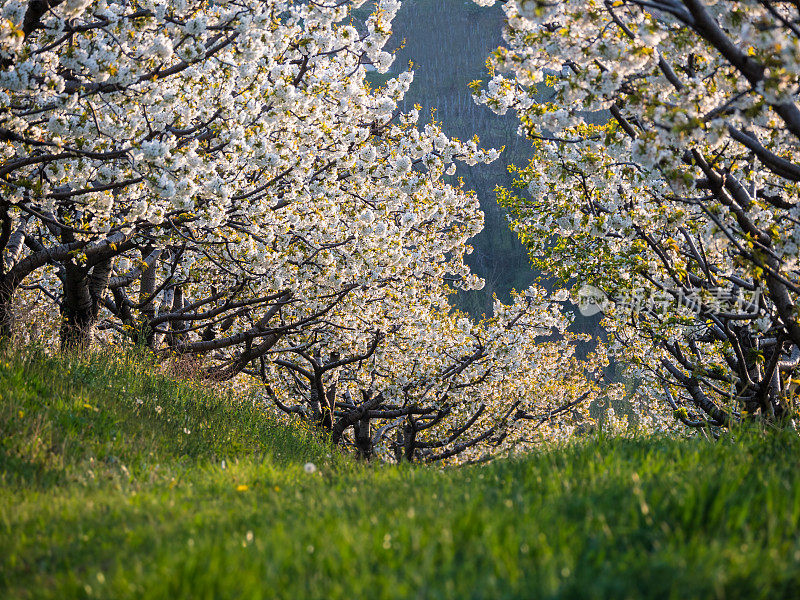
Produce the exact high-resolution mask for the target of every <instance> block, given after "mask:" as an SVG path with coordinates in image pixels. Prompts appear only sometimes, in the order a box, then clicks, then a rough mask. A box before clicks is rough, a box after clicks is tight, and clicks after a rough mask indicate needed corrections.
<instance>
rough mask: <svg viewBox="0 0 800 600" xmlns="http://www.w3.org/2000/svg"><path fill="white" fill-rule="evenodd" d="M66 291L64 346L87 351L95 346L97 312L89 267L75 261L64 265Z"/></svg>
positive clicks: (64, 301) (63, 302)
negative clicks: (94, 333) (94, 335)
mask: <svg viewBox="0 0 800 600" xmlns="http://www.w3.org/2000/svg"><path fill="white" fill-rule="evenodd" d="M64 271H65V274H64V294H63V298H62V301H61V331H60V337H61V349H62V350H78V351H84V350H87V349H88V348H89V347H90V346H91V345H92V336H93V329H94V311H93V308H94V307H93V302H92V294H91V292H90V290H89V285H90V280H89V273H88V269H87V268H86V267H81V266H78V265H76V264H75V263H73V262H72V261H68V262H66V264H65V265H64Z"/></svg>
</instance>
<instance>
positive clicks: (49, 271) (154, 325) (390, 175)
mask: <svg viewBox="0 0 800 600" xmlns="http://www.w3.org/2000/svg"><path fill="white" fill-rule="evenodd" d="M361 4H363V2H349V1H338V0H329V1H325V2H317V1H311V0H309V1H304V2H300V1H291V0H218V1H216V2H206V1H205V0H203V1H200V0H170V1H163V0H162V1H158V0H144V1H142V2H137V3H130V2H125V1H112V0H98V1H95V2H92V1H89V0H64V1H58V0H31V1H19V0H4V1H3V2H2V3H0V5H1V6H2V9H1V10H0V140H2V142H3V146H2V148H3V150H2V157H0V175H2V177H1V178H0V181H1V182H2V184H1V185H2V186H3V193H2V198H1V199H0V219H2V231H1V232H0V251H2V258H3V264H2V272H1V273H0V324H2V331H1V332H0V335H2V336H4V337H7V336H8V335H10V334H11V333H12V332H13V327H14V320H13V305H14V299H15V297H19V296H20V295H25V296H30V295H34V297H35V299H36V301H37V302H40V303H42V304H47V305H50V306H53V307H56V308H57V310H58V313H59V320H60V325H59V327H58V330H59V337H60V343H61V346H62V347H63V348H82V349H83V348H89V347H90V346H91V344H92V342H93V340H94V338H95V337H96V336H97V335H98V334H100V335H102V336H103V337H104V338H105V339H106V340H120V341H125V340H128V341H135V342H137V343H140V344H144V345H146V346H148V347H149V348H150V349H151V350H152V351H153V352H155V353H158V354H159V355H161V356H163V357H164V358H167V357H174V356H181V357H187V356H193V357H198V360H199V361H200V362H201V364H202V368H203V373H204V374H205V376H207V377H212V378H215V379H218V380H229V379H233V378H237V380H242V378H246V377H251V378H252V377H255V378H256V379H257V380H258V381H259V382H260V385H262V386H263V390H265V391H264V397H265V398H266V399H268V400H269V402H270V403H272V404H274V405H275V406H277V407H278V409H281V410H283V411H285V412H289V413H291V414H299V415H301V416H302V418H305V419H307V420H308V421H309V422H310V423H312V424H313V425H314V426H315V427H318V428H320V429H321V430H323V431H325V432H327V434H328V435H329V436H330V438H331V440H332V441H333V442H334V443H336V444H342V445H352V446H353V447H354V448H356V450H357V451H358V452H359V453H360V454H361V455H362V456H364V457H370V456H374V455H378V456H381V457H382V458H387V459H395V460H396V459H409V460H429V461H433V460H453V459H455V457H457V456H461V457H462V458H464V457H466V458H473V459H477V458H480V457H482V456H484V455H486V454H488V453H492V452H495V453H496V452H504V451H509V450H510V449H512V448H517V447H522V446H530V445H532V444H536V443H539V442H540V441H541V440H542V439H545V438H547V437H548V435H545V433H546V432H548V431H549V432H550V433H549V435H550V436H551V437H552V436H556V437H557V436H561V435H566V434H567V433H568V432H569V430H570V428H571V427H573V426H574V424H575V423H576V422H577V421H579V420H581V419H585V418H587V415H586V410H585V407H586V405H587V404H588V402H589V401H590V400H591V399H592V398H593V397H595V395H596V393H597V390H596V386H595V385H593V384H592V383H590V382H589V381H588V380H587V378H586V377H585V375H588V376H589V378H591V376H592V375H591V373H585V372H584V371H585V369H577V370H572V369H571V368H569V369H567V370H562V371H559V368H562V369H563V368H564V367H565V366H569V365H571V361H572V354H573V348H572V346H571V341H570V339H568V336H564V335H563V332H564V327H565V323H566V320H565V319H564V318H563V317H561V316H559V314H558V313H557V312H554V309H553V303H552V302H551V300H550V299H547V298H546V297H544V296H543V293H542V292H541V290H537V289H532V290H530V291H529V292H528V293H527V295H526V294H522V295H518V296H517V297H516V300H515V302H514V303H513V304H512V305H511V306H503V305H502V304H500V303H498V304H497V306H496V308H495V315H494V316H492V317H490V318H488V319H485V320H484V321H482V322H479V323H475V322H472V321H471V320H469V319H467V318H466V317H465V316H463V315H459V314H457V313H454V312H453V311H452V309H451V307H450V305H449V303H448V296H449V295H450V294H451V293H452V292H453V290H454V289H458V288H463V289H470V288H476V287H479V286H480V285H482V282H481V280H480V279H479V278H477V277H476V276H474V275H472V274H471V273H470V272H469V269H468V267H467V266H466V264H465V263H464V255H465V254H466V253H467V252H469V251H470V247H469V245H468V243H467V241H468V239H469V238H470V237H471V236H473V235H475V234H476V233H478V232H479V231H480V229H481V228H482V224H483V214H482V213H481V211H480V208H479V204H478V201H477V199H476V198H475V196H474V194H472V193H469V192H467V191H465V190H463V189H462V187H461V185H459V184H458V183H455V182H453V181H452V180H451V179H448V177H450V176H452V175H453V173H454V170H455V163H456V161H463V162H466V163H468V164H477V163H479V162H490V161H492V160H494V159H496V158H497V155H498V152H497V151H495V150H485V149H482V148H480V147H479V146H478V141H477V139H473V140H469V141H465V142H464V141H459V140H455V139H451V138H449V137H448V136H446V135H445V134H444V133H443V131H442V129H441V128H440V126H439V125H437V124H436V123H427V124H420V123H419V115H418V111H417V110H412V111H410V112H408V113H403V112H401V111H399V110H398V102H399V101H400V100H401V99H402V98H403V95H404V94H405V92H406V90H407V89H408V86H409V85H410V83H411V81H412V77H413V73H411V72H401V73H399V74H397V75H396V76H392V77H390V78H389V79H388V80H387V81H386V83H385V84H384V85H382V86H380V87H378V88H375V87H373V86H371V85H370V84H369V83H368V81H367V76H366V69H367V67H368V66H371V67H372V68H375V69H376V70H377V71H378V72H380V73H386V72H387V71H388V69H389V68H390V66H391V64H392V61H393V56H392V55H391V54H390V53H388V52H386V51H385V50H384V47H385V45H386V43H387V41H388V39H389V37H390V35H391V22H392V19H393V17H394V15H395V13H396V12H397V10H398V8H399V6H400V4H399V2H396V1H394V0H379V1H378V2H376V4H375V8H374V10H373V12H372V13H371V14H370V15H369V16H368V17H366V18H365V19H362V20H361V21H359V20H357V19H355V18H354V16H353V13H352V12H351V10H350V9H351V8H353V7H358V6H360V5H361ZM553 332H556V334H555V335H556V336H557V337H558V335H562V337H558V339H549V340H543V339H542V336H545V337H546V336H547V335H550V336H551V337H552V335H553ZM558 332H561V334H558Z"/></svg>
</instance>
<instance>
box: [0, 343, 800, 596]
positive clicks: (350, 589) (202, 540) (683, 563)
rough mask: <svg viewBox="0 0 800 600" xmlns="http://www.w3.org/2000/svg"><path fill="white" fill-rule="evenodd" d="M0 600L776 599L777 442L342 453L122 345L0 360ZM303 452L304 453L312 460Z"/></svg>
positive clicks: (798, 494) (600, 442)
mask: <svg viewBox="0 0 800 600" xmlns="http://www.w3.org/2000/svg"><path fill="white" fill-rule="evenodd" d="M0 390H1V391H0V394H2V397H1V398H0V597H2V598H7V599H14V598H95V597H97V598H115V599H118V598H170V599H175V598H327V599H333V598H354V597H362V598H414V597H416V598H459V599H462V598H531V597H537V598H748V599H750V598H780V597H789V596H791V595H792V594H793V593H794V591H796V589H797V585H798V584H800V539H798V537H797V530H798V526H799V525H800V477H799V476H798V473H797V469H796V462H797V460H796V458H797V456H798V452H799V451H800V442H798V439H797V437H796V436H788V437H784V436H780V435H775V436H772V437H769V438H767V439H763V438H754V439H751V438H749V437H748V436H746V435H742V436H741V439H738V440H734V439H733V438H730V439H725V440H722V441H721V442H720V443H717V444H710V443H708V442H705V441H704V440H703V439H699V438H698V439H694V440H679V439H676V440H664V439H636V440H626V439H602V438H601V439H595V440H586V441H584V442H583V443H580V444H577V445H573V446H569V447H566V448H561V449H554V450H552V451H548V452H546V453H543V454H540V455H536V456H529V457H527V458H524V459H523V458H517V459H508V460H502V461H498V462H494V463H491V464H488V465H486V464H484V465H476V466H472V467H467V468H461V469H452V470H444V471H442V470H436V469H431V468H422V467H415V466H409V465H401V466H385V465H384V466H382V465H377V464H363V463H357V462H354V461H352V460H350V459H349V458H347V457H346V456H343V455H339V454H338V453H337V452H335V451H332V450H331V449H330V448H329V447H327V446H326V445H325V444H324V443H323V442H319V441H315V440H314V439H312V438H311V437H310V436H309V435H307V434H305V433H303V432H302V431H300V430H297V429H287V428H285V427H283V426H281V425H279V424H278V423H276V422H275V421H274V420H273V419H272V418H271V417H269V416H267V415H265V414H263V413H262V412H261V411H260V410H259V409H258V408H257V407H255V406H254V405H253V403H252V402H251V401H248V400H241V399H238V400H237V399H236V397H233V396H225V395H220V394H219V393H215V392H214V391H213V390H211V389H209V388H208V387H207V386H203V385H200V384H194V383H190V382H178V381H175V380H172V379H170V378H169V377H167V376H165V375H161V374H158V373H157V372H155V367H154V365H153V364H151V363H149V362H148V361H146V360H144V359H142V358H137V357H134V356H118V355H109V356H102V355H98V356H95V357H93V358H90V359H80V360H79V359H74V358H72V359H71V358H64V357H62V358H45V357H44V356H42V355H37V354H36V353H30V354H26V355H19V354H11V355H4V356H3V357H2V360H0ZM308 463H312V464H313V467H312V466H311V465H309V464H308Z"/></svg>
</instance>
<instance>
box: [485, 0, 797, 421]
mask: <svg viewBox="0 0 800 600" xmlns="http://www.w3.org/2000/svg"><path fill="white" fill-rule="evenodd" d="M476 1H477V2H478V3H479V4H484V5H486V4H493V2H492V1H491V0H476ZM504 10H505V12H506V15H507V17H508V27H507V30H506V32H505V40H506V45H505V46H504V47H502V48H499V49H498V50H497V51H496V52H495V53H494V54H493V56H492V58H491V66H492V68H493V69H494V74H493V78H492V79H491V81H490V82H488V84H486V85H485V86H483V85H482V84H481V83H480V82H475V84H474V88H475V93H476V98H477V100H478V101H479V102H481V103H483V104H486V105H487V106H489V107H491V108H492V109H493V110H495V111H498V112H501V113H503V112H505V111H507V110H509V109H511V110H515V111H516V112H517V114H518V116H519V118H520V133H521V134H523V135H526V136H528V137H529V138H530V139H531V141H532V143H533V145H534V147H535V149H536V152H535V155H534V159H533V160H532V161H531V162H530V164H528V165H526V166H524V167H522V168H520V169H519V170H518V175H519V190H520V191H517V192H515V191H511V190H506V191H505V192H504V193H503V198H502V199H503V201H504V202H505V203H506V205H507V206H508V207H509V208H510V209H511V210H512V212H513V214H514V219H515V224H514V226H515V227H516V228H517V231H519V233H520V235H521V236H522V238H523V240H524V241H525V242H526V243H527V245H528V247H529V249H530V251H531V255H532V257H533V259H534V261H535V262H536V264H538V265H539V266H541V267H543V268H545V269H547V270H548V271H549V272H550V273H552V274H554V275H557V276H558V277H559V278H560V279H561V281H563V282H565V283H566V282H570V283H572V284H574V288H573V290H574V291H575V292H576V295H580V294H584V295H589V296H594V297H595V298H600V300H601V302H603V303H604V306H605V308H606V309H607V310H606V319H605V326H606V328H607V330H608V331H609V332H610V334H611V335H612V336H613V339H614V343H613V344H612V350H613V351H614V353H615V354H616V355H617V356H618V357H619V358H621V359H622V360H624V361H625V362H626V363H627V364H628V365H629V366H630V373H631V375H632V376H635V377H637V378H638V379H639V380H640V381H641V382H642V386H641V387H640V390H642V391H643V393H647V394H649V395H650V396H651V397H652V398H653V399H654V400H657V401H659V402H661V403H662V404H663V405H664V406H667V407H670V408H671V409H672V410H674V414H675V415H676V417H678V418H679V419H680V420H681V421H682V422H683V423H684V424H686V425H689V426H694V427H707V426H712V427H717V426H729V425H731V424H734V423H737V422H741V421H743V420H750V419H754V418H757V419H760V420H763V421H768V422H785V421H789V420H791V419H793V418H795V417H796V413H797V403H796V394H795V391H794V390H795V387H796V381H795V379H794V378H795V377H796V374H795V373H796V369H797V367H798V364H799V363H798V360H799V359H800V328H798V324H799V323H798V312H797V308H796V306H797V299H798V292H800V287H799V286H800V280H798V270H797V256H798V240H800V221H798V215H800V212H798V211H800V209H799V208H798V206H800V205H799V204H798V187H797V183H798V181H800V167H799V166H798V165H800V161H799V158H798V157H799V155H798V152H799V151H800V125H799V124H800V109H798V106H797V85H798V80H797V74H798V72H799V71H800V39H799V38H800V29H798V27H799V26H800V12H798V7H797V5H796V3H792V2H780V1H770V0H742V1H721V0H720V1H706V2H703V1H702V0H682V1H673V0H664V1H649V0H648V1H638V0H615V1H604V2H601V1H597V2H578V1H570V0H567V1H560V2H553V1H544V0H516V1H509V2H506V3H505V5H504ZM792 423H793V421H792Z"/></svg>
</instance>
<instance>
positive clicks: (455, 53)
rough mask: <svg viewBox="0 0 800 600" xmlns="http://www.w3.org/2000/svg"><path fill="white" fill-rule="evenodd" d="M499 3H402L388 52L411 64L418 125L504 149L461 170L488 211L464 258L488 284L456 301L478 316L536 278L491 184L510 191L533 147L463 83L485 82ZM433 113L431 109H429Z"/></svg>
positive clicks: (410, 99) (512, 121)
mask: <svg viewBox="0 0 800 600" xmlns="http://www.w3.org/2000/svg"><path fill="white" fill-rule="evenodd" d="M501 31H502V12H501V11H500V8H499V6H496V7H493V8H485V7H479V6H477V5H476V4H474V3H473V2H471V1H470V2H464V1H460V0H411V1H407V2H403V5H402V8H401V9H400V12H399V13H398V15H397V17H396V19H395V22H394V37H393V38H392V40H391V41H390V43H389V45H388V48H389V49H392V50H394V49H395V48H397V52H396V55H397V59H396V61H395V63H394V66H393V70H394V71H398V70H400V69H403V68H406V66H407V65H408V64H409V63H413V69H414V83H413V84H412V86H411V89H410V90H409V93H408V95H407V96H406V99H405V102H404V104H403V105H402V108H403V109H405V110H410V109H411V108H412V107H413V106H414V104H419V105H420V106H421V107H422V110H421V111H420V115H421V116H420V120H421V121H423V122H424V121H426V120H428V119H430V118H431V117H432V116H433V118H435V119H436V120H437V121H441V122H442V123H443V124H444V129H445V131H446V132H447V133H448V134H449V135H453V136H456V137H458V138H460V139H469V138H471V137H472V136H474V135H478V137H479V138H480V140H481V145H483V146H485V147H494V148H501V147H505V151H504V152H503V153H502V154H501V155H500V158H499V159H498V160H497V161H495V162H494V163H493V164H491V165H488V166H487V165H478V166H475V167H469V166H466V165H460V166H459V169H458V171H457V173H456V177H462V178H463V179H464V184H465V187H466V188H467V189H471V190H475V191H476V193H477V194H478V198H479V200H480V202H481V207H482V208H483V211H484V213H485V214H486V225H485V229H484V231H483V233H481V234H480V235H478V236H477V237H476V238H475V239H474V240H472V244H473V246H474V247H475V252H474V253H473V254H472V255H471V256H470V257H469V258H468V261H467V262H468V263H469V264H470V266H471V267H472V268H473V270H474V271H475V272H476V273H478V274H479V275H480V276H481V277H484V278H485V279H486V287H485V288H484V289H483V290H481V291H480V292H471V293H469V294H461V295H460V296H459V299H458V302H459V304H460V305H461V306H462V307H464V308H466V309H468V310H469V311H470V312H472V313H473V314H475V315H479V314H480V313H482V312H490V311H491V301H492V295H493V294H495V293H497V294H498V296H499V297H501V298H502V299H504V300H506V299H507V298H508V292H509V290H510V289H512V288H516V289H524V288H525V287H527V286H528V285H530V283H531V282H532V281H533V280H534V277H535V274H534V273H533V272H532V271H531V267H530V264H529V262H528V258H527V256H526V253H525V250H524V248H523V247H522V245H521V244H520V243H519V242H518V240H517V238H516V235H514V234H513V233H512V232H511V231H509V229H508V226H507V222H506V217H505V213H504V211H503V210H502V209H500V208H499V207H498V206H497V202H496V198H495V192H494V189H495V186H497V185H502V186H509V187H510V186H511V183H512V181H513V178H512V177H511V176H510V175H509V173H508V169H507V167H508V165H509V164H514V163H516V164H525V163H526V162H527V160H526V159H527V158H528V157H529V155H530V143H529V142H528V141H527V140H525V139H524V138H521V137H519V136H518V135H517V133H516V130H517V121H516V118H515V117H514V116H513V115H512V114H510V113H509V114H508V115H506V116H505V117H499V116H497V115H495V114H494V113H492V112H491V111H489V110H488V109H486V108H484V107H481V106H477V105H476V104H475V102H473V100H472V96H471V92H470V89H469V87H468V84H469V83H470V82H471V81H473V80H475V79H484V80H485V79H487V78H488V77H487V70H486V66H485V63H486V57H487V56H488V55H489V53H490V52H491V51H492V50H494V49H495V48H497V47H498V46H499V45H500V44H501V43H502V38H501V36H500V32H501ZM431 111H434V112H431Z"/></svg>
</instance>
